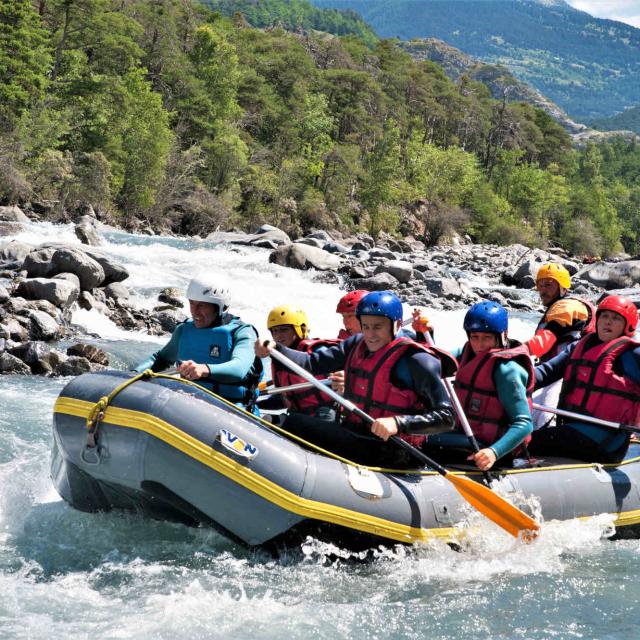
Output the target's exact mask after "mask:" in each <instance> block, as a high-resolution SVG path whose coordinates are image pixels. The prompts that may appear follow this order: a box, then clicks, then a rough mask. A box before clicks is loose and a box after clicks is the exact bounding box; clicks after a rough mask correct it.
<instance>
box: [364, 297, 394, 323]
mask: <svg viewBox="0 0 640 640" xmlns="http://www.w3.org/2000/svg"><path fill="white" fill-rule="evenodd" d="M360 316H384V317H385V318H390V319H391V321H392V322H395V321H396V320H402V302H400V298H398V296H397V295H395V293H391V291H372V292H371V293H367V295H366V296H364V298H362V300H360V302H358V306H357V307H356V317H357V318H358V320H359V319H360Z"/></svg>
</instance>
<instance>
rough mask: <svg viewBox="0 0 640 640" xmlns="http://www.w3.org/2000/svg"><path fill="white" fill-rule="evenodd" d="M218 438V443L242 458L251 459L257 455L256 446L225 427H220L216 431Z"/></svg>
mask: <svg viewBox="0 0 640 640" xmlns="http://www.w3.org/2000/svg"><path fill="white" fill-rule="evenodd" d="M218 440H220V444H221V445H222V446H223V447H224V448H225V449H229V451H232V452H233V453H235V454H236V455H238V456H242V457H243V458H249V459H251V458H255V457H256V456H257V455H258V447H256V446H254V445H252V444H251V443H250V442H246V441H245V440H243V439H242V438H239V437H238V436H236V435H235V434H233V433H231V431H227V430H226V429H220V431H219V432H218Z"/></svg>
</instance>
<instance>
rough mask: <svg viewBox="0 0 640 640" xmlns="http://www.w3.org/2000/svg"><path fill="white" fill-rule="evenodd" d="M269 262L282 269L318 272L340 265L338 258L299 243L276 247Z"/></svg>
mask: <svg viewBox="0 0 640 640" xmlns="http://www.w3.org/2000/svg"><path fill="white" fill-rule="evenodd" d="M269 262H274V263H275V264H279V265H281V266H283V267H293V268H294V269H312V268H313V269H318V271H329V270H331V269H337V268H338V267H339V266H340V264H341V260H340V258H339V257H338V256H335V255H333V254H331V253H329V252H327V251H324V250H323V249H318V248H317V247H310V246H309V245H305V244H300V243H299V242H297V243H294V244H290V245H283V246H281V247H278V249H276V250H275V251H273V252H272V253H271V255H270V256H269Z"/></svg>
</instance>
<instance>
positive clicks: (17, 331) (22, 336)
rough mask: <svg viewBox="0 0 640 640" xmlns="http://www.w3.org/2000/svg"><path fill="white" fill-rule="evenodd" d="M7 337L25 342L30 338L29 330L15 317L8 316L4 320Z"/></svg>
mask: <svg viewBox="0 0 640 640" xmlns="http://www.w3.org/2000/svg"><path fill="white" fill-rule="evenodd" d="M3 324H4V328H5V332H6V333H7V334H8V335H7V337H8V338H9V339H10V340H13V341H14V342H25V341H26V340H28V339H29V332H28V331H27V329H26V328H25V327H24V326H22V324H21V323H20V322H18V321H17V320H16V319H15V318H7V319H6V320H5V321H4V322H3Z"/></svg>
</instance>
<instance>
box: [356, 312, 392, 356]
mask: <svg viewBox="0 0 640 640" xmlns="http://www.w3.org/2000/svg"><path fill="white" fill-rule="evenodd" d="M360 326H361V327H362V335H363V336H364V342H365V344H366V345H367V349H369V351H371V352H372V353H375V352H376V351H378V349H382V347H386V346H387V345H388V344H389V343H390V342H391V341H392V340H393V332H392V330H391V329H392V327H393V322H392V321H391V319H390V318H385V317H384V316H360Z"/></svg>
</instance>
